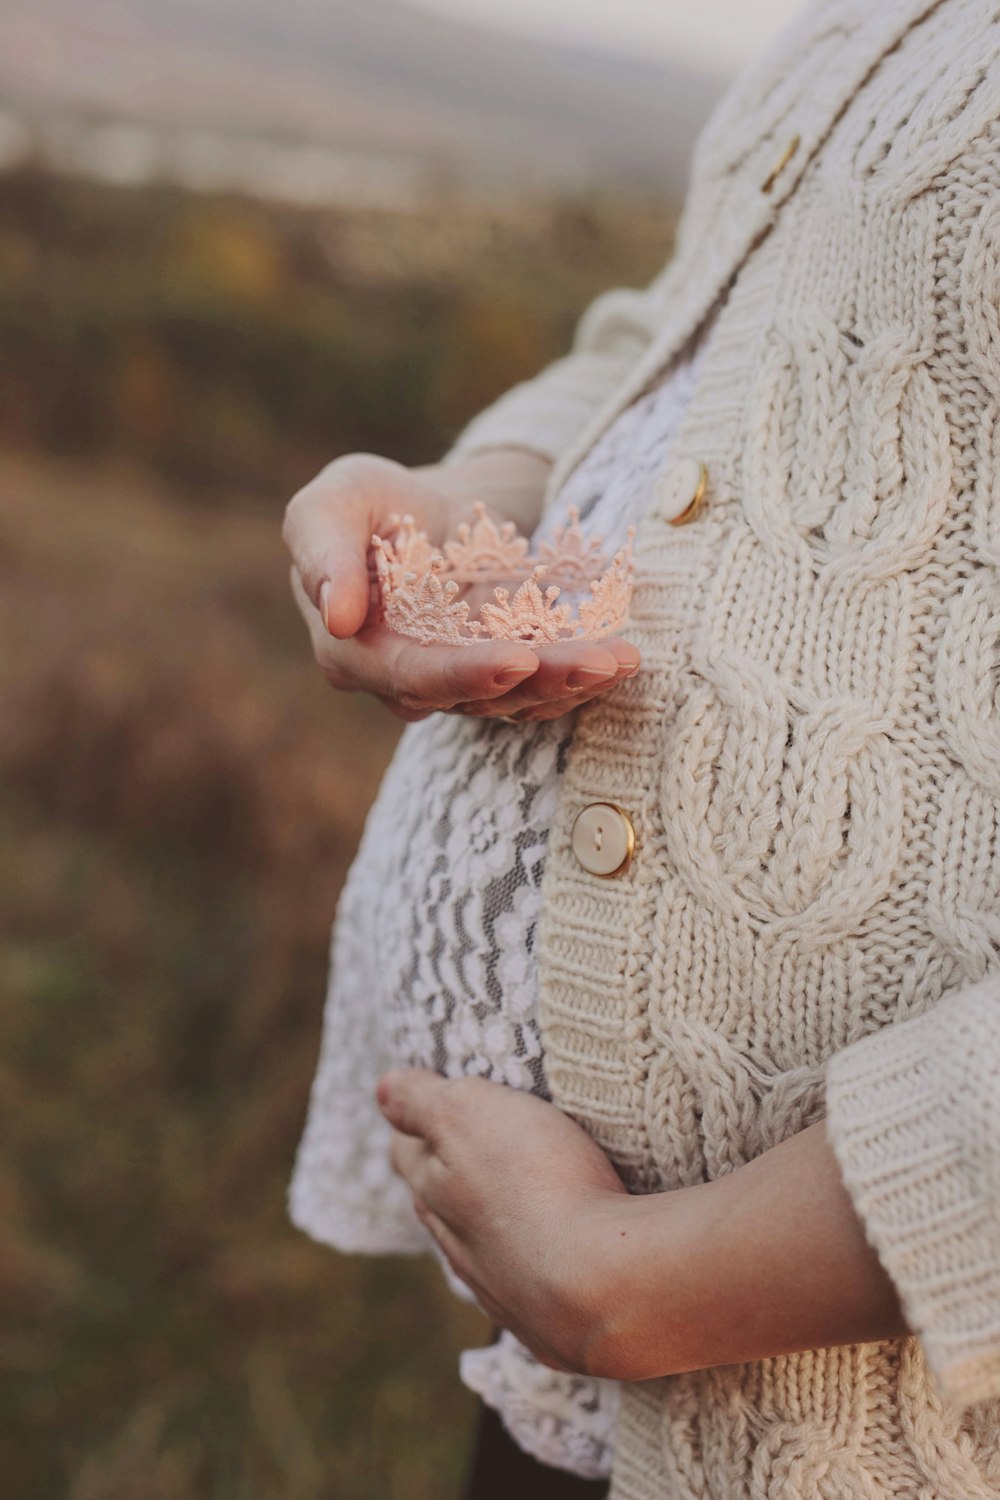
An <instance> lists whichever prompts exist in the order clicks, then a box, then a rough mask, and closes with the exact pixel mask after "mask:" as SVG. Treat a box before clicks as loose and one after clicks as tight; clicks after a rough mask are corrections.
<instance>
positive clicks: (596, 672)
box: [566, 667, 618, 688]
mask: <svg viewBox="0 0 1000 1500" xmlns="http://www.w3.org/2000/svg"><path fill="white" fill-rule="evenodd" d="M617 670H618V669H617V668H616V667H611V668H608V667H577V669H576V671H575V672H571V673H570V674H569V676H568V677H567V678H566V686H567V687H568V688H588V687H594V686H595V685H596V684H597V683H598V682H608V681H610V679H611V678H612V677H614V676H616V675H617Z"/></svg>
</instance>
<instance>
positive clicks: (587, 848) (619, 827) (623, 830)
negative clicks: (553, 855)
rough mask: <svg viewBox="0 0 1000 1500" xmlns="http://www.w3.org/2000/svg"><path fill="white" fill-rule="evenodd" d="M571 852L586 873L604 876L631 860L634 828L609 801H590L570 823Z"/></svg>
mask: <svg viewBox="0 0 1000 1500" xmlns="http://www.w3.org/2000/svg"><path fill="white" fill-rule="evenodd" d="M572 841H573V853H574V854H575V855H576V857H577V860H578V861H579V863H580V864H581V865H582V866H583V868H584V869H585V870H586V871H587V873H588V875H599V876H601V877H602V879H607V878H608V877H609V876H611V875H621V874H622V873H623V872H624V871H625V870H627V869H628V867H629V865H630V864H631V863H632V856H633V854H634V853H635V829H634V827H633V826H632V819H631V818H630V817H629V815H628V813H627V812H625V811H624V809H623V808H620V807H616V806H615V805H614V803H613V802H591V803H590V805H589V807H585V808H584V809H583V811H582V812H581V813H579V814H578V816H577V819H576V822H575V823H574V824H573V836H572Z"/></svg>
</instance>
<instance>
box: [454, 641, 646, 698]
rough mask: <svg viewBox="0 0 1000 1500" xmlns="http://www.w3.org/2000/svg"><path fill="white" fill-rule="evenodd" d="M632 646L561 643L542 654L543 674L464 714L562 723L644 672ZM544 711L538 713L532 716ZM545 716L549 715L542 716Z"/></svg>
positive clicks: (540, 671)
mask: <svg viewBox="0 0 1000 1500" xmlns="http://www.w3.org/2000/svg"><path fill="white" fill-rule="evenodd" d="M640 660H641V658H640V655H639V651H638V649H637V648H636V647H635V646H633V645H632V643H631V641H626V640H622V639H621V637H619V636H615V637H611V638H609V639H608V640H603V641H580V640H576V641H561V642H559V644H558V645H554V646H542V647H540V648H539V650H538V671H537V672H536V673H535V674H534V676H532V677H529V678H527V679H526V680H525V681H524V682H523V683H521V684H519V685H518V686H517V687H515V688H512V689H511V691H510V692H508V693H504V694H503V696H502V697H492V698H490V699H489V700H488V701H486V700H480V701H478V702H477V701H475V700H472V701H469V702H467V703H465V704H463V705H462V708H461V711H462V712H463V713H467V714H473V715H477V716H482V717H483V718H510V717H511V716H512V715H514V714H518V715H520V714H524V716H525V717H526V718H558V717H560V716H561V715H562V714H565V713H570V712H572V710H573V709H574V708H579V706H580V704H581V703H586V702H587V701H588V700H589V699H590V698H594V697H596V696H597V694H599V693H604V692H607V691H608V689H609V688H613V687H617V685H618V683H619V682H622V681H623V680H624V679H625V678H626V677H630V676H632V674H633V673H634V672H636V671H638V669H639V662H640ZM533 710H539V712H537V713H535V712H532V711H533ZM542 710H544V712H542Z"/></svg>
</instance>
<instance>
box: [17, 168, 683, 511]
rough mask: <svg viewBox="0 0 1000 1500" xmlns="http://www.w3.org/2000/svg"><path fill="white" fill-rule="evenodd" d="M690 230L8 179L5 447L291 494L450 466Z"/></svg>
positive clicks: (643, 219) (636, 209) (607, 214)
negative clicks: (618, 285) (326, 468)
mask: <svg viewBox="0 0 1000 1500" xmlns="http://www.w3.org/2000/svg"><path fill="white" fill-rule="evenodd" d="M670 225H671V215H670V212H669V210H668V208H667V207H666V206H664V205H663V204H661V203H659V202H658V201H656V200H647V199H644V198H640V197H639V196H638V195H636V194H632V195H631V196H623V195H621V194H612V193H606V194H603V195H592V196H590V197H587V198H580V197H569V196H567V197H564V198H556V199H551V198H548V197H545V198H539V199H533V200H504V201H502V202H501V203H499V204H498V205H497V206H496V207H491V208H489V209H487V208H483V207H479V206H477V205H476V204H474V203H470V202H469V200H467V199H465V198H463V197H462V196H460V195H455V196H453V197H439V198H435V199H431V200H428V201H427V202H426V204H425V205H424V206H423V207H422V208H421V209H420V210H419V211H418V210H412V211H407V212H400V213H385V212H377V211H366V210H349V209H341V210H329V211H325V212H322V211H307V210H301V209H299V210H292V209H290V208H288V207H282V208H280V209H279V208H275V207H273V206H270V205H267V204H265V203H260V202H256V203H255V202H251V201H250V200H246V199H236V198H213V197H211V196H207V195H194V194H187V193H183V192H181V191H179V190H176V189H168V188H147V189H142V190H125V189H116V188H111V187H107V186H102V185H98V184H92V183H88V182H82V181H72V180H69V179H53V178H50V177H48V176H46V175H45V174H42V173H39V172H37V171H34V170H32V169H30V168H27V169H23V170H21V171H19V172H14V173H10V174H8V175H6V176H3V177H0V441H5V442H7V443H9V444H13V445H15V446H18V447H22V448H40V449H43V450H44V451H46V452H48V453H53V454H61V455H65V456H72V457H75V458H87V459H92V458H98V457H107V456H114V457H119V458H127V459H130V460H132V461H134V462H136V463H139V464H142V465H144V466H146V467H148V468H149V469H151V470H153V471H154V472H156V473H158V474H161V475H163V476H164V477H165V478H168V479H171V480H176V481H180V482H182V483H183V484H185V485H186V486H189V489H190V493H191V494H192V495H194V494H195V493H198V494H201V495H202V496H204V497H206V498H211V499H214V500H218V499H219V498H220V497H221V496H222V495H223V494H225V493H226V492H228V491H229V490H230V489H236V490H239V491H240V492H241V494H243V495H244V496H246V495H249V494H256V495H258V496H262V497H263V496H266V497H269V498H270V500H271V501H272V502H276V501H277V500H279V499H280V497H281V496H282V495H287V494H289V493H291V491H292V490H293V489H294V488H295V487H296V486H297V485H298V484H300V483H301V482H302V481H303V480H304V479H305V478H307V477H308V476H309V475H310V474H311V473H312V472H314V471H315V470H316V468H318V467H319V466H320V464H321V463H323V462H325V461H326V460H328V459H329V458H330V457H331V456H332V455H333V454H335V453H337V452H341V451H344V450H347V449H351V448H364V449H368V450H372V451H376V452H387V453H391V454H392V455H393V456H394V457H396V458H398V459H400V460H401V461H403V462H416V461H423V460H430V459H433V458H435V457H437V456H438V455H439V454H440V453H441V452H443V451H444V449H445V448H446V447H447V446H448V444H449V442H450V441H451V439H452V437H453V436H454V435H455V433H456V432H457V431H458V429H459V428H460V427H461V425H462V424H463V423H464V422H465V421H466V420H467V418H468V417H470V416H471V415H472V414H473V413H474V412H476V411H477V410H479V409H480V408H481V407H482V406H483V405H485V404H486V402H487V401H489V400H490V399H492V397H493V396H494V395H496V394H498V393H499V392H500V391H501V390H503V389H505V388H506V387H508V386H509V385H511V384H512V383H513V382H514V381H515V380H517V379H519V378H521V377H522V376H523V374H524V373H525V372H530V371H533V370H536V369H539V368H540V367H541V366H542V365H543V364H545V363H546V362H547V361H548V360H549V359H550V358H552V357H554V355H555V354H557V353H560V352H562V351H563V350H564V348H565V347H566V344H567V341H568V339H569V338H570V335H571V332H572V327H573V324H574V321H575V318H576V315H577V313H578V311H579V309H580V307H581V306H583V305H584V304H585V303H586V302H587V300H589V298H590V297H591V296H592V295H594V294H595V293H596V292H597V291H598V290H600V289H601V288H602V287H604V286H605V285H607V283H608V280H609V278H610V279H612V280H615V279H620V280H622V281H624V282H627V283H634V282H639V281H642V280H644V279H647V278H648V276H649V275H650V274H651V270H652V268H654V267H656V266H657V265H659V264H660V263H661V262H662V260H663V258H664V254H665V249H666V246H667V245H668V244H669V237H670ZM626 226H627V228H626Z"/></svg>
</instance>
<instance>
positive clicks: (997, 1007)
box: [826, 972, 1000, 1406]
mask: <svg viewBox="0 0 1000 1500" xmlns="http://www.w3.org/2000/svg"><path fill="white" fill-rule="evenodd" d="M826 1102H827V1129H828V1132H829V1136H830V1142H831V1145H832V1147H833V1150H834V1153H835V1155H836V1157H837V1160H838V1162H839V1165H840V1168H841V1171H842V1173H843V1176H844V1180H845V1183H846V1185H847V1189H848V1192H849V1193H850V1195H851V1199H852V1201H853V1203H854V1206H855V1208H856V1209H857V1212H858V1214H859V1215H860V1217H861V1220H862V1222H863V1223H864V1226H865V1229H866V1232H867V1234H868V1238H869V1239H870V1241H871V1243H872V1245H873V1247H874V1249H875V1251H876V1252H877V1254H878V1256H879V1259H880V1260H881V1262H882V1264H883V1266H884V1267H885V1269H886V1271H887V1272H888V1274H889V1276H890V1277H891V1278H892V1280H893V1282H894V1284H895V1286H896V1289H897V1291H898V1293H899V1297H900V1301H901V1304H902V1308H903V1313H904V1315H905V1317H906V1319H907V1322H908V1324H909V1326H910V1328H911V1329H912V1330H913V1332H914V1333H915V1334H916V1335H917V1337H918V1338H919V1339H920V1341H921V1344H922V1346H923V1349H924V1353H925V1355H926V1357H927V1361H928V1364H929V1366H930V1368H931V1370H932V1372H933V1374H934V1376H935V1378H936V1380H937V1382H938V1384H939V1386H940V1388H941V1390H942V1393H943V1394H944V1395H945V1396H946V1397H948V1398H950V1399H952V1400H953V1401H955V1402H957V1403H958V1404H959V1405H961V1406H969V1405H972V1404H973V1403H975V1402H978V1401H984V1400H987V1399H990V1398H993V1397H998V1396H1000V973H997V972H993V973H990V974H988V975H987V976H986V977H985V978H984V979H981V980H979V981H977V982H975V983H972V984H970V985H967V986H963V987H962V988H961V989H959V990H955V991H952V992H950V993H949V994H948V995H946V996H945V997H944V998H943V999H942V1000H940V1001H938V1003H937V1004H936V1005H934V1006H932V1007H931V1008H930V1010H928V1011H926V1012H925V1013H924V1014H923V1015H920V1016H917V1017H915V1018H913V1019H911V1020H908V1021H903V1022H900V1023H898V1024H896V1025H890V1026H887V1027H884V1028H883V1029H882V1030H880V1031H878V1032H875V1033H874V1034H873V1035H870V1036H867V1037H865V1038H863V1039H862V1040H861V1041H858V1042H855V1043H853V1044H852V1045H851V1046H849V1047H847V1048H846V1049H845V1050H844V1051H842V1052H840V1053H838V1054H837V1055H836V1056H835V1057H834V1058H832V1060H831V1062H830V1063H829V1065H828V1069H827V1082H826Z"/></svg>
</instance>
